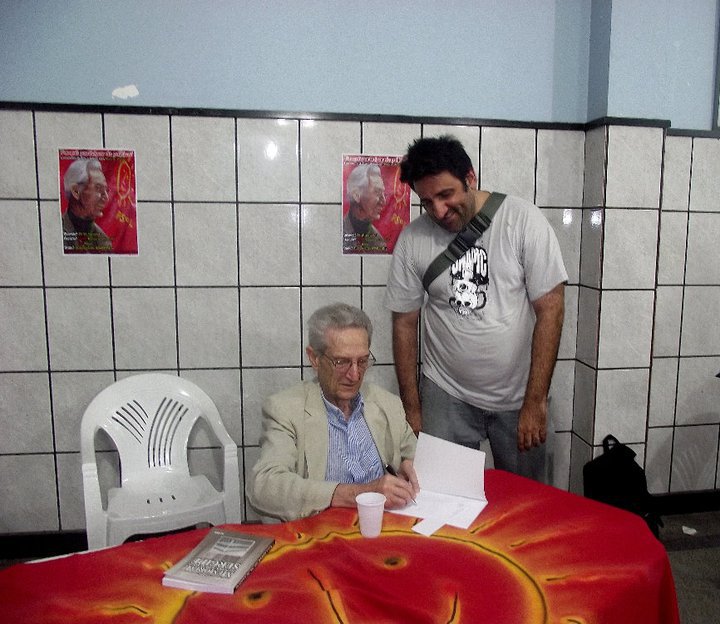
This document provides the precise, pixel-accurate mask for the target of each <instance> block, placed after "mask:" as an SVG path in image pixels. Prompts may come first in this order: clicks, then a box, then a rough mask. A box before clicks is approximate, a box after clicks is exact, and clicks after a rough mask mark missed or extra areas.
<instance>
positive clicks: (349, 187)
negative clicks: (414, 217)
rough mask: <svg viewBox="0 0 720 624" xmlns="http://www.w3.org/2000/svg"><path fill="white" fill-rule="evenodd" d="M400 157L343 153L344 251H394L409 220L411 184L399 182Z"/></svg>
mask: <svg viewBox="0 0 720 624" xmlns="http://www.w3.org/2000/svg"><path fill="white" fill-rule="evenodd" d="M401 159H402V156H373V155H369V154H344V155H343V160H342V191H343V195H342V198H343V202H342V210H343V220H342V249H343V254H391V253H392V251H393V249H394V247H395V243H396V242H397V239H398V236H400V232H401V231H402V229H403V228H404V227H405V226H406V225H407V224H408V222H409V221H410V187H409V186H408V185H407V184H404V183H403V182H400V161H401Z"/></svg>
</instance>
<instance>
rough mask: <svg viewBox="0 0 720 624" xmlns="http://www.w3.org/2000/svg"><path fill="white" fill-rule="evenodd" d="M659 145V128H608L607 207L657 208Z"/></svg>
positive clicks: (661, 136)
mask: <svg viewBox="0 0 720 624" xmlns="http://www.w3.org/2000/svg"><path fill="white" fill-rule="evenodd" d="M662 146H663V131H662V129H661V128H636V127H631V126H610V127H609V129H608V163H607V190H606V197H605V200H606V205H607V206H612V207H627V208H633V207H636V208H658V207H659V206H660V174H661V171H662V167H661V164H662Z"/></svg>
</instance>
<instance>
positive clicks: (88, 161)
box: [63, 158, 102, 199]
mask: <svg viewBox="0 0 720 624" xmlns="http://www.w3.org/2000/svg"><path fill="white" fill-rule="evenodd" d="M90 171H100V173H102V165H101V164H100V161H99V160H98V159H97V158H80V159H79V160H76V161H75V162H74V163H73V164H72V165H70V166H69V167H68V168H67V171H66V172H65V176H64V177H63V190H64V192H65V197H66V198H67V199H70V198H71V197H72V187H73V186H75V185H76V184H77V185H78V186H85V185H86V184H87V183H88V180H89V179H90Z"/></svg>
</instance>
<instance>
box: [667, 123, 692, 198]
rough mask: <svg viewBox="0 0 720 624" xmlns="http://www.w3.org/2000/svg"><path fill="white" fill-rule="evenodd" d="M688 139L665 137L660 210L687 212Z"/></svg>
mask: <svg viewBox="0 0 720 624" xmlns="http://www.w3.org/2000/svg"><path fill="white" fill-rule="evenodd" d="M691 157H692V139H691V138H690V137H666V138H665V160H664V162H663V186H662V209H663V210H680V211H687V209H688V202H689V200H690V161H691Z"/></svg>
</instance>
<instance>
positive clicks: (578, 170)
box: [535, 130, 585, 206]
mask: <svg viewBox="0 0 720 624" xmlns="http://www.w3.org/2000/svg"><path fill="white" fill-rule="evenodd" d="M584 150H585V133H584V132H581V131H566V130H538V133H537V173H536V178H537V189H536V197H535V201H536V202H537V204H538V205H539V206H582V196H583V181H584V170H585V168H584V166H583V165H584V164H583V153H584Z"/></svg>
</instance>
